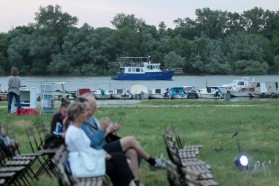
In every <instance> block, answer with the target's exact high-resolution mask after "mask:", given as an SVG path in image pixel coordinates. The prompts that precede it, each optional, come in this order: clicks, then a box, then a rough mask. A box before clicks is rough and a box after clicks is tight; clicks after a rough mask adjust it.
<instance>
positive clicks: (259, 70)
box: [235, 60, 268, 75]
mask: <svg viewBox="0 0 279 186" xmlns="http://www.w3.org/2000/svg"><path fill="white" fill-rule="evenodd" d="M267 69H268V65H267V63H260V62H259V61H251V60H239V61H237V62H236V63H235V73H236V74H238V75H252V74H266V73H267Z"/></svg>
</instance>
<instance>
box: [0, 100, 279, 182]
mask: <svg viewBox="0 0 279 186" xmlns="http://www.w3.org/2000/svg"><path fill="white" fill-rule="evenodd" d="M173 101H175V102H173ZM0 105H1V106H3V107H5V106H6V105H5V104H4V103H2V102H0ZM278 110H279V104H278V100H277V99H274V100H272V101H270V100H265V101H259V100H257V101H252V102H247V101H243V102H226V101H222V102H218V101H217V102H215V101H203V102H201V101H197V100H191V101H187V100H185V101H182V100H179V101H176V100H169V101H165V100H164V101H143V102H140V103H137V104H132V105H113V106H112V105H107V104H106V105H105V104H101V105H99V108H98V111H97V113H96V115H97V117H103V116H109V117H110V118H111V119H112V120H113V121H119V120H121V124H122V128H121V130H120V131H119V132H118V135H120V136H126V135H133V136H135V137H136V138H137V139H138V140H139V141H140V144H141V145H142V146H143V147H144V148H145V149H146V150H147V151H148V152H149V153H150V154H152V155H154V156H160V155H161V154H163V155H164V157H165V158H167V153H166V151H165V147H164V143H163V140H162V138H161V131H162V130H163V129H164V128H165V127H166V125H168V124H175V125H176V126H177V128H178V131H179V134H180V136H181V138H182V142H183V144H184V145H193V144H202V145H203V148H202V149H201V150H200V154H199V155H198V156H199V159H201V160H203V161H205V162H206V163H208V164H210V165H211V167H212V174H213V176H214V180H216V181H217V182H218V183H219V185H226V186H235V185H245V186H261V185H270V186H276V185H277V175H278V168H279V165H278V164H277V158H278V157H277V156H278V153H279V149H278V148H277V147H278V144H277V143H278V141H279V136H278V132H279V129H278V126H277V125H278V120H279V116H278ZM0 114H1V118H0V123H1V124H2V125H4V126H9V127H11V128H13V129H14V130H15V133H16V135H17V136H18V139H19V141H20V142H21V148H22V153H24V152H31V151H30V148H29V147H28V146H29V145H28V142H27V138H26V134H25V129H26V128H27V127H28V126H35V125H36V123H40V122H45V123H50V120H51V114H42V115H34V116H14V115H8V114H7V113H6V108H0ZM236 131H238V140H239V143H240V146H241V150H242V151H243V152H245V153H246V154H247V155H248V157H249V158H250V161H251V164H250V165H251V167H250V168H249V170H248V171H240V170H238V169H237V168H236V167H235V166H234V164H233V160H234V158H235V157H236V156H237V154H238V147H237V141H236V138H233V137H232V135H233V134H234V133H235V132H236ZM256 161H260V162H261V164H262V163H263V162H265V167H262V166H260V167H259V168H258V169H257V170H253V166H254V164H255V162H256ZM269 162H270V163H269ZM140 177H141V181H142V182H143V183H144V184H145V185H148V186H157V185H161V186H167V185H168V183H167V180H166V173H165V172H164V171H157V172H150V171H149V169H148V164H147V163H146V162H144V161H143V162H142V165H141V168H140ZM33 185H34V186H35V185H39V186H43V185H44V186H45V185H53V186H54V185H58V184H57V182H56V181H55V180H54V179H50V178H48V177H47V176H46V175H44V176H41V177H40V180H39V181H37V182H34V183H33Z"/></svg>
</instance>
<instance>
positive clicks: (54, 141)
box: [43, 134, 64, 149]
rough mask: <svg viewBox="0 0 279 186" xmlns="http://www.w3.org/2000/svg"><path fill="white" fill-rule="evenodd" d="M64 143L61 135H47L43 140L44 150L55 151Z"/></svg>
mask: <svg viewBox="0 0 279 186" xmlns="http://www.w3.org/2000/svg"><path fill="white" fill-rule="evenodd" d="M63 143H64V140H63V138H62V136H61V135H56V134H49V135H47V136H46V138H45V140H44V145H43V148H44V149H55V148H58V147H60V145H62V144H63Z"/></svg>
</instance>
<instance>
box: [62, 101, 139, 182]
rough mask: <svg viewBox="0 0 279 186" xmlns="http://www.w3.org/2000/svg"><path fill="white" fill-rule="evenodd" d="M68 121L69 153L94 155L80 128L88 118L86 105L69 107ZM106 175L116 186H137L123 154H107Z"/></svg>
mask: <svg viewBox="0 0 279 186" xmlns="http://www.w3.org/2000/svg"><path fill="white" fill-rule="evenodd" d="M67 117H68V119H69V120H70V121H71V123H70V125H69V127H68V129H67V130H66V135H65V142H66V144H67V149H68V151H69V152H85V153H94V151H96V149H94V148H92V147H90V143H91V142H90V139H89V138H88V137H87V135H86V134H85V132H84V131H83V130H82V129H81V128H80V125H81V123H82V122H84V121H85V120H86V118H87V111H86V105H85V103H81V102H79V101H74V102H73V103H71V104H70V105H69V107H68V116H67ZM106 174H107V175H108V176H109V177H110V179H111V181H112V182H113V185H114V186H135V182H134V180H133V179H134V177H133V175H132V172H131V170H130V168H129V165H128V162H127V160H126V158H125V156H124V155H123V154H121V153H110V154H106Z"/></svg>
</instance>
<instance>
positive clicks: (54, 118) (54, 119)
mask: <svg viewBox="0 0 279 186" xmlns="http://www.w3.org/2000/svg"><path fill="white" fill-rule="evenodd" d="M58 121H59V120H58V114H57V113H56V114H54V115H53V117H52V120H51V123H50V133H51V134H53V132H54V131H55V129H56V123H57V122H58Z"/></svg>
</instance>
